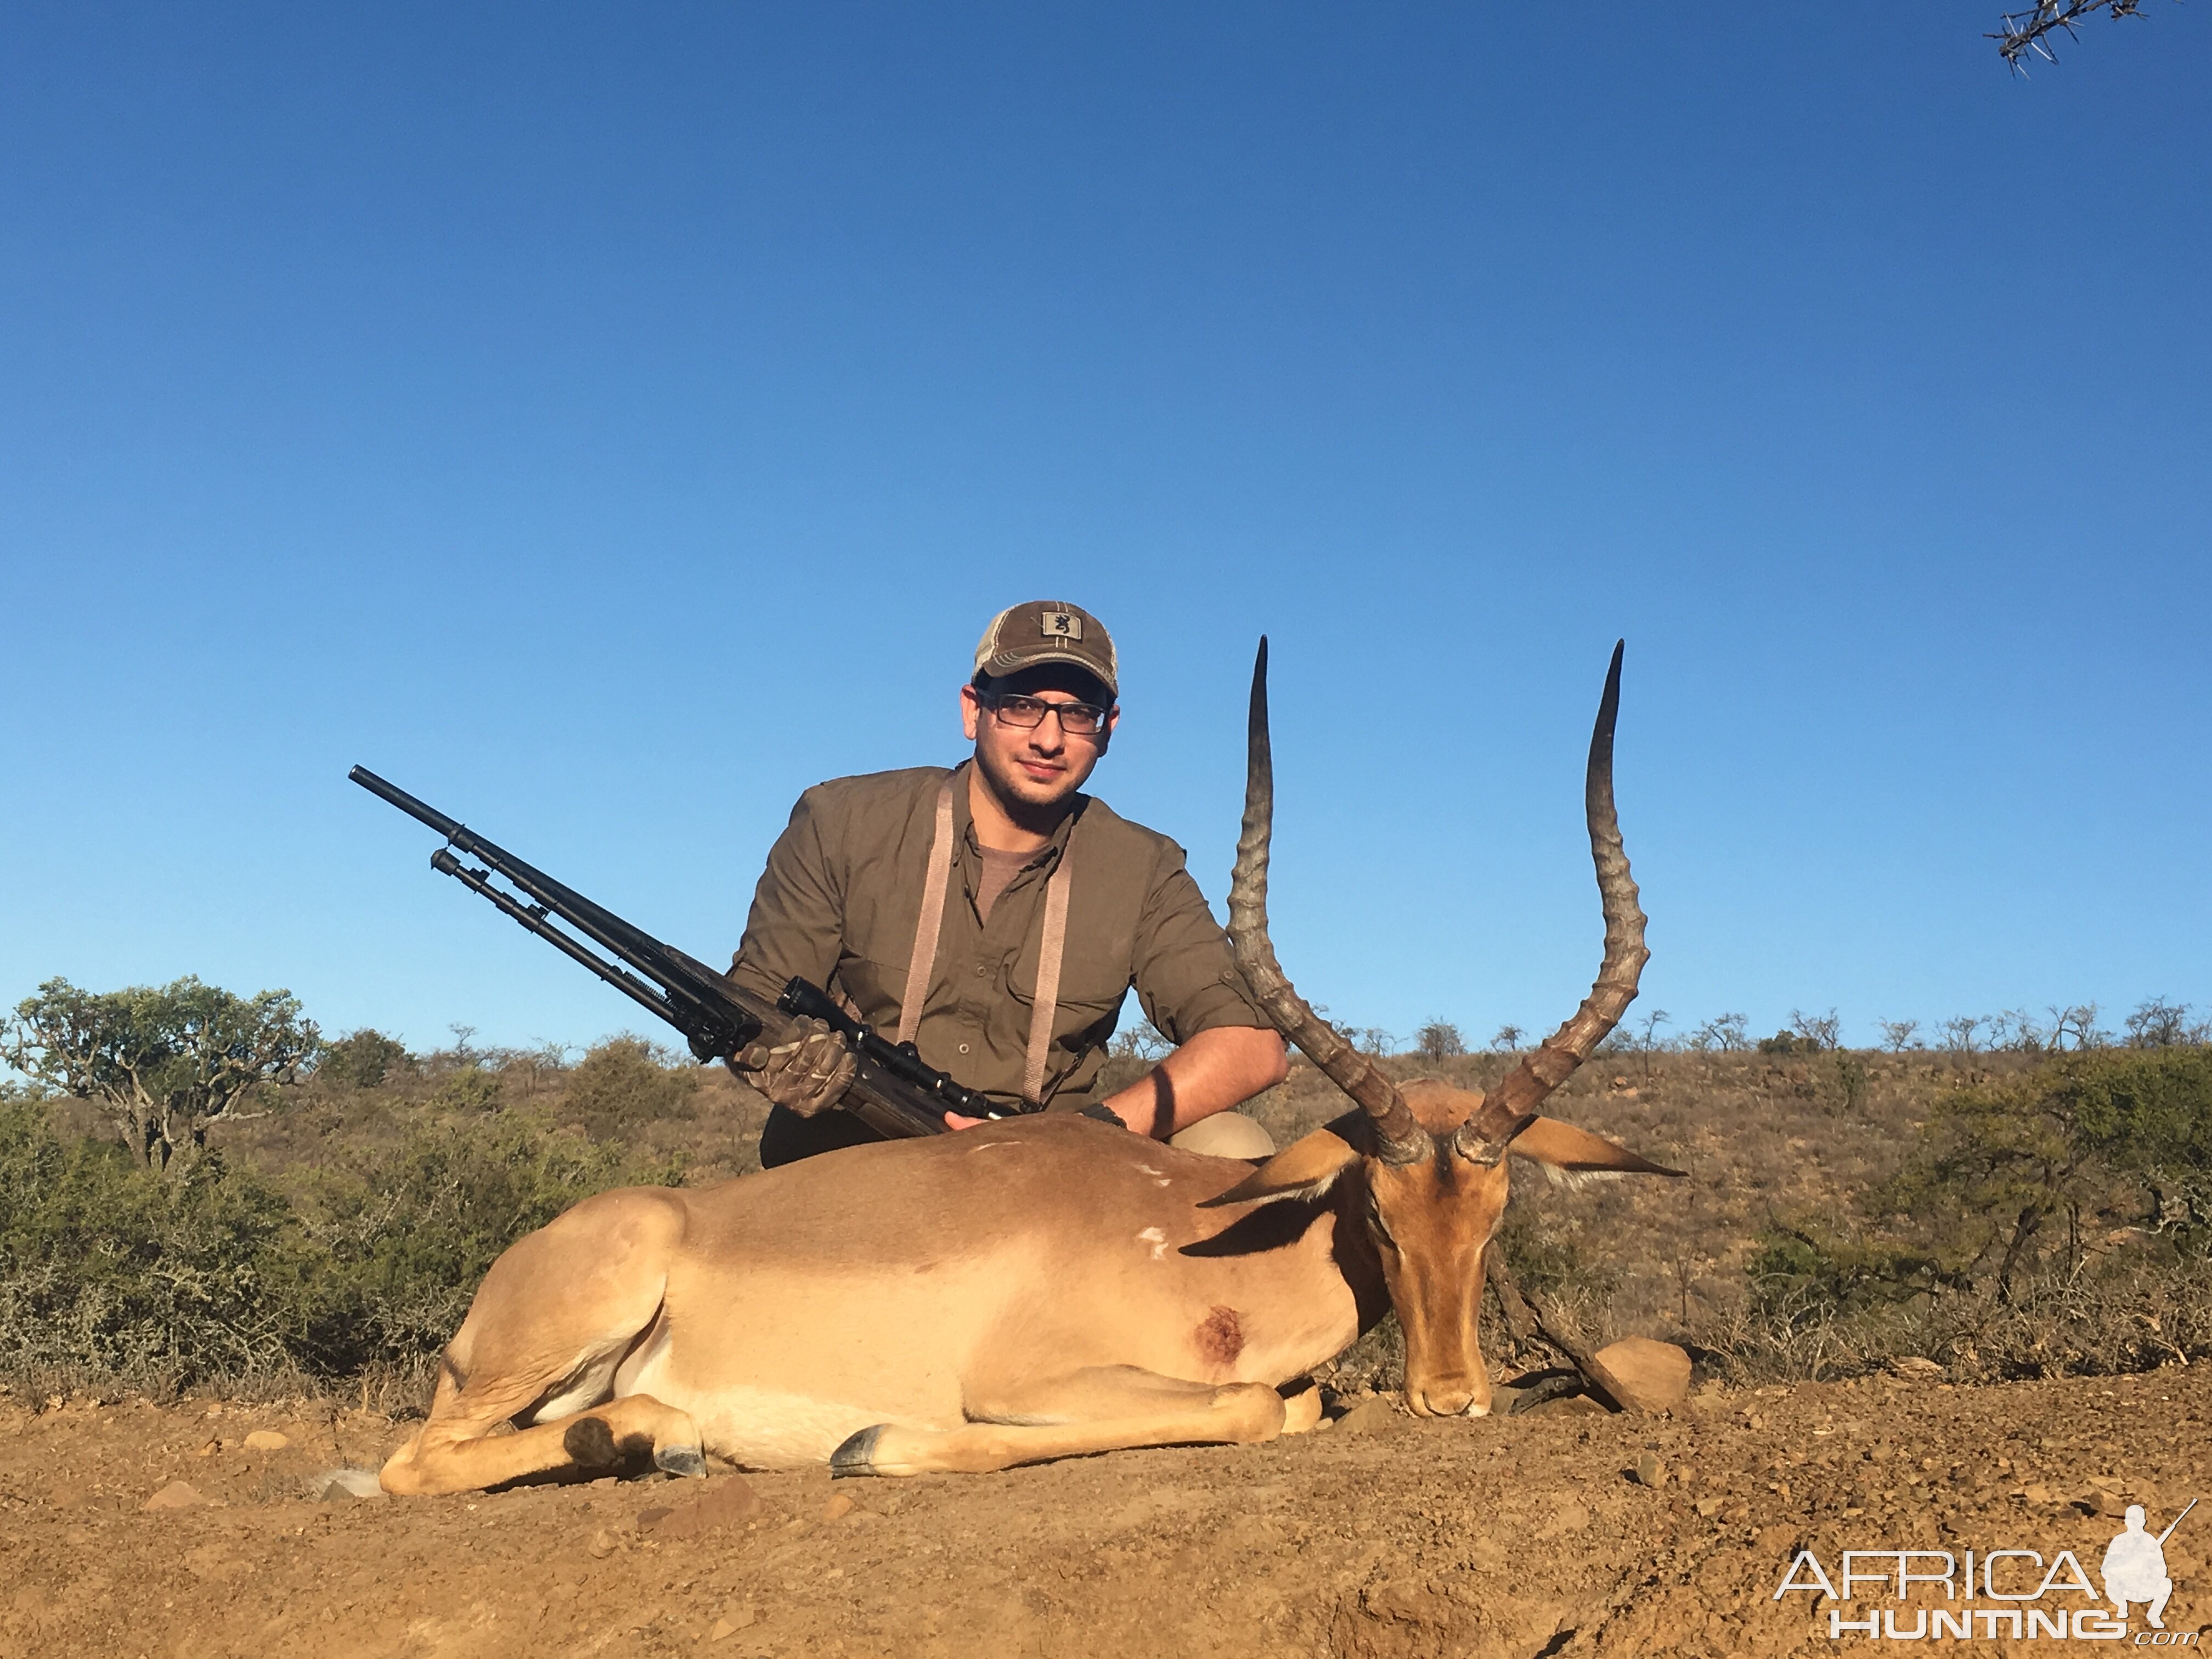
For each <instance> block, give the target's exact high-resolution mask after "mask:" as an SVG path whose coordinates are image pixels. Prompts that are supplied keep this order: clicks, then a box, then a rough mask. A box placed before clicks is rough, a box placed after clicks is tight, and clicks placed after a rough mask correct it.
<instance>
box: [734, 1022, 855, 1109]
mask: <svg viewBox="0 0 2212 1659" xmlns="http://www.w3.org/2000/svg"><path fill="white" fill-rule="evenodd" d="M730 1069H731V1070H732V1071H734V1072H736V1073H738V1076H740V1077H741V1078H743V1079H744V1080H745V1081H746V1082H747V1083H750V1085H752V1086H753V1087H754V1088H756V1089H757V1090H759V1091H761V1093H763V1094H764V1095H766V1096H767V1097H769V1099H770V1100H771V1101H773V1102H775V1103H776V1104H777V1105H779V1106H781V1107H782V1108H784V1109H786V1110H787V1111H793V1112H796V1113H798V1114H799V1116H801V1117H812V1116H813V1115H815V1114H816V1113H817V1112H822V1111H827V1110H828V1109H829V1108H830V1107H832V1106H835V1105H836V1103H838V1101H839V1100H840V1099H842V1097H843V1096H844V1093H845V1086H846V1085H848V1084H849V1083H850V1082H852V1080H853V1073H854V1070H855V1069H856V1068H855V1065H854V1059H853V1051H852V1050H851V1049H850V1048H847V1047H846V1046H845V1039H844V1038H842V1037H841V1036H838V1035H837V1034H836V1032H835V1031H832V1030H830V1029H829V1026H828V1025H826V1024H823V1022H822V1021H820V1020H818V1019H802V1020H800V1021H799V1022H798V1024H795V1025H793V1027H792V1030H791V1036H790V1040H789V1041H787V1042H779V1043H778V1044H776V1046H775V1048H769V1047H768V1046H767V1045H766V1044H764V1043H759V1042H755V1043H751V1044H749V1045H748V1046H747V1047H746V1048H744V1051H743V1052H742V1053H740V1054H736V1055H733V1056H732V1058H731V1060H730Z"/></svg>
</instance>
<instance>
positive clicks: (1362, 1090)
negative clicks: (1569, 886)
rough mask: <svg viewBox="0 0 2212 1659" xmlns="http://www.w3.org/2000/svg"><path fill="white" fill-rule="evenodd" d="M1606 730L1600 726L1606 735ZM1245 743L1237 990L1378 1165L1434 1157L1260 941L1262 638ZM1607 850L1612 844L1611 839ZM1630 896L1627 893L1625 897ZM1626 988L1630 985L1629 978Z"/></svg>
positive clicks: (1267, 751) (1236, 895)
mask: <svg viewBox="0 0 2212 1659" xmlns="http://www.w3.org/2000/svg"><path fill="white" fill-rule="evenodd" d="M1610 729H1611V728H1610V726H1608V727H1607V730H1608V732H1609V731H1610ZM1248 738H1249V763H1248V767H1247V769H1246V772H1245V775H1244V832H1243V834H1242V835H1241V836H1238V837H1237V868H1236V870H1235V872H1234V873H1232V874H1231V877H1230V878H1229V948H1230V951H1231V953H1232V954H1233V955H1234V956H1235V957H1236V958H1237V968H1238V969H1239V970H1240V971H1242V972H1243V975H1244V982H1245V984H1246V985H1248V986H1249V987H1251V991H1252V995H1253V997H1254V998H1255V1000H1257V1001H1258V1003H1259V1005H1260V1006H1261V1008H1262V1009H1264V1010H1265V1011H1266V1012H1267V1018H1269V1019H1271V1020H1273V1022H1274V1024H1275V1029H1276V1030H1278V1031H1280V1032H1281V1033H1282V1034H1283V1035H1284V1036H1286V1037H1288V1038H1289V1039H1290V1040H1291V1042H1295V1043H1297V1046H1298V1047H1299V1048H1300V1049H1302V1050H1303V1051H1304V1054H1305V1056H1306V1058H1307V1059H1309V1060H1312V1061H1313V1063H1314V1064H1315V1065H1316V1066H1320V1067H1321V1069H1322V1071H1323V1072H1324V1073H1327V1074H1328V1079H1329V1081H1331V1082H1332V1083H1334V1084H1335V1085H1336V1086H1337V1087H1338V1088H1340V1089H1341V1090H1343V1091H1344V1092H1345V1093H1346V1094H1348V1095H1350V1096H1351V1097H1352V1099H1354V1100H1356V1101H1358V1103H1359V1104H1360V1105H1361V1106H1362V1107H1363V1108H1364V1109H1365V1110H1366V1113H1367V1115H1368V1116H1370V1117H1371V1118H1373V1119H1374V1120H1375V1134H1376V1140H1377V1142H1378V1143H1379V1144H1380V1151H1381V1153H1382V1157H1383V1161H1384V1162H1385V1163H1388V1164H1412V1163H1415V1162H1418V1161H1419V1159H1421V1158H1426V1157H1429V1156H1430V1155H1431V1153H1432V1152H1434V1150H1435V1143H1434V1142H1432V1141H1431V1139H1429V1137H1428V1135H1427V1134H1426V1133H1424V1132H1423V1131H1422V1128H1421V1126H1420V1125H1419V1124H1418V1123H1416V1122H1415V1121H1413V1111H1412V1109H1410V1108H1408V1107H1407V1104H1406V1103H1405V1100H1404V1098H1403V1097H1401V1096H1400V1094H1399V1093H1398V1089H1397V1085H1395V1084H1394V1083H1392V1082H1391V1081H1390V1079H1389V1078H1387V1077H1385V1076H1383V1073H1382V1072H1381V1070H1380V1069H1378V1068H1377V1067H1376V1065H1375V1063H1374V1062H1373V1061H1372V1060H1369V1059H1368V1058H1367V1056H1366V1055H1364V1054H1361V1053H1360V1052H1359V1051H1358V1049H1357V1048H1353V1047H1352V1044H1351V1043H1350V1042H1346V1040H1345V1038H1344V1037H1343V1036H1342V1035H1341V1034H1340V1033H1339V1032H1338V1031H1337V1030H1336V1029H1335V1027H1334V1026H1332V1025H1331V1024H1329V1023H1328V1021H1327V1020H1324V1019H1323V1018H1321V1016H1320V1015H1318V1014H1316V1013H1315V1012H1314V1011H1313V1009H1312V1007H1311V1006H1310V1005H1309V1004H1308V1003H1307V1001H1306V1000H1305V999H1304V997H1302V996H1300V995H1299V994H1297V990H1296V988H1295V987H1292V985H1291V981H1290V980H1289V979H1288V978H1287V977H1286V976H1285V974H1284V972H1283V969H1282V964H1281V963H1279V962H1277V961H1276V960H1275V947H1274V945H1273V943H1271V942H1270V941H1269V939H1268V938H1267V846H1268V842H1269V841H1270V840H1271V839H1272V838H1273V833H1274V820H1275V763H1274V755H1273V750H1272V748H1271V747H1270V745H1269V744H1268V741H1267V636H1266V635H1261V639H1260V654H1259V657H1258V659H1256V660H1255V662H1254V663H1253V665H1252V713H1251V720H1250V724H1249V728H1248ZM1592 822H1593V823H1595V819H1593V820H1592ZM1615 845H1616V846H1618V845H1619V840H1618V837H1616V838H1615ZM1621 868H1622V870H1623V871H1624V872H1626V869H1627V866H1626V864H1623V865H1622V866H1621ZM1630 891H1631V893H1633V892H1634V889H1631V890H1630ZM1638 920H1639V921H1641V918H1640V917H1639V918H1638ZM1631 984H1632V986H1633V980H1632V981H1631ZM1631 994H1633V991H1632V992H1631ZM1609 1024H1610V1022H1608V1026H1609ZM1600 1035H1602V1033H1601V1034H1600ZM1592 1041H1595V1038H1593V1039H1592ZM1570 1069H1571V1068H1570Z"/></svg>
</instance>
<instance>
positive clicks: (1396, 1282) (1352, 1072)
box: [1212, 639, 1680, 1417]
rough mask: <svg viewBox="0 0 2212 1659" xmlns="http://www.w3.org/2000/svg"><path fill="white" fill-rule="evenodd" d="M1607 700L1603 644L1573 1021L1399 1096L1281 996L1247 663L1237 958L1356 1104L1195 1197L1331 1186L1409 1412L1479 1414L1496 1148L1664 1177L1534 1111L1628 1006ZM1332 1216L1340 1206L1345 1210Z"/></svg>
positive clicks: (1498, 1192)
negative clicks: (1585, 970) (1471, 1079)
mask: <svg viewBox="0 0 2212 1659" xmlns="http://www.w3.org/2000/svg"><path fill="white" fill-rule="evenodd" d="M1619 707H1620V647H1619V646H1617V645H1616V646H1615V647H1613V664H1612V666H1611V668H1610V669H1609V670H1608V671H1607V674H1606V680H1605V696H1604V697H1603V699H1602V700H1601V702H1600V703H1599V705H1598V714H1597V726H1596V729H1595V732H1592V734H1591V737H1590V750H1589V775H1588V781H1587V783H1586V785H1585V788H1584V805H1585V807H1586V809H1587V811H1588V816H1589V836H1590V852H1591V855H1592V857H1593V858H1594V859H1595V861H1596V865H1597V885H1598V894H1599V897H1600V899H1601V901H1602V903H1603V906H1604V910H1605V959H1604V962H1603V963H1602V965H1601V967H1600V968H1599V969H1598V975H1597V982H1596V983H1595V985H1594V986H1592V987H1590V994H1589V996H1587V997H1585V998H1584V999H1583V1005H1582V1006H1581V1007H1580V1008H1578V1009H1577V1010H1576V1012H1575V1014H1574V1017H1573V1018H1571V1019H1569V1020H1568V1021H1567V1022H1566V1024H1564V1025H1562V1026H1560V1027H1559V1030H1556V1031H1554V1032H1553V1033H1552V1035H1551V1036H1548V1037H1547V1038H1545V1039H1544V1042H1543V1043H1542V1044H1541V1046H1540V1047H1539V1048H1535V1049H1534V1050H1533V1051H1532V1052H1531V1053H1530V1054H1528V1055H1527V1057H1525V1058H1524V1059H1523V1060H1522V1061H1521V1063H1520V1064H1519V1065H1518V1066H1516V1067H1515V1068H1514V1070H1513V1072H1512V1073H1511V1074H1510V1075H1509V1076H1508V1077H1506V1078H1505V1079H1504V1081H1503V1082H1501V1083H1499V1084H1498V1086H1497V1087H1496V1088H1494V1089H1492V1090H1490V1091H1487V1092H1484V1093H1472V1092H1469V1091H1466V1090H1463V1089H1455V1088H1452V1087H1450V1086H1449V1085H1445V1084H1443V1083H1439V1082H1437V1081H1434V1080H1432V1079H1416V1080H1413V1081H1412V1082H1409V1083H1407V1084H1406V1085H1403V1086H1402V1087H1401V1085H1397V1084H1395V1083H1393V1082H1392V1081H1391V1080H1390V1079H1389V1078H1387V1077H1385V1076H1384V1075H1383V1073H1382V1071H1381V1069H1380V1068H1378V1067H1377V1066H1376V1065H1375V1064H1374V1062H1373V1061H1372V1060H1369V1059H1368V1058H1367V1056H1366V1055H1364V1054H1361V1053H1359V1051H1358V1049H1356V1048H1353V1047H1352V1044H1351V1043H1350V1042H1347V1041H1346V1039H1345V1038H1344V1037H1343V1036H1340V1035H1339V1034H1338V1032H1337V1031H1336V1030H1334V1028H1333V1027H1331V1026H1330V1025H1329V1024H1328V1022H1326V1021H1325V1020H1322V1018H1319V1017H1318V1016H1317V1015H1316V1014H1315V1012H1314V1011H1313V1009H1312V1008H1311V1007H1310V1006H1308V1004H1307V1003H1306V1001H1305V1000H1304V998H1303V997H1301V996H1300V995H1299V994H1297V991H1296V990H1295V989H1294V988H1292V987H1291V982H1290V980H1289V979H1288V978H1287V977H1286V976H1285V975H1284V973H1283V970H1282V968H1281V966H1280V965H1279V963H1277V962H1276V960H1275V950H1274V946H1273V945H1272V944H1271V943H1270V942H1269V941H1268V939H1267V845H1268V840H1269V836H1270V834H1271V831H1272V828H1273V818H1274V797H1275V787H1274V765H1273V757H1272V755H1271V751H1270V749H1269V745H1268V739H1267V641H1266V640H1264V639H1263V640H1261V641H1260V655H1259V659H1258V661H1257V662H1255V664H1254V665H1253V669H1252V713H1251V725H1250V767H1249V773H1248V775H1247V778H1246V782H1245V790H1244V832H1243V836H1241V837H1239V839H1238V841H1237V869H1236V873H1235V875H1234V877H1233V878H1231V884H1230V892H1229V939H1230V944H1231V947H1232V948H1233V949H1234V951H1236V955H1237V966H1238V967H1239V968H1240V969H1242V970H1243V975H1244V978H1245V980H1246V981H1247V982H1248V983H1249V985H1250V987H1251V988H1252V992H1253V994H1254V995H1255V997H1256V998H1257V999H1258V1000H1259V1002H1260V1005H1261V1007H1262V1008H1264V1009H1266V1010H1267V1015H1268V1018H1271V1019H1272V1020H1273V1021H1274V1023H1275V1025H1276V1028H1277V1029H1278V1030H1280V1031H1281V1032H1282V1033H1283V1035H1284V1036H1286V1037H1288V1038H1289V1039H1290V1040H1291V1042H1294V1043H1296V1044H1297V1046H1298V1048H1300V1049H1301V1050H1303V1051H1304V1054H1305V1055H1306V1057H1307V1058H1308V1059H1310V1060H1312V1061H1313V1063H1314V1064H1315V1065H1316V1066H1319V1067H1320V1068H1321V1070H1322V1072H1323V1073H1326V1074H1327V1075H1328V1077H1329V1079H1331V1080H1332V1081H1334V1083H1335V1084H1336V1085H1337V1086H1338V1087H1339V1088H1340V1089H1342V1090H1343V1091H1345V1093H1346V1094H1347V1095H1349V1096H1351V1097H1352V1099H1353V1100H1354V1101H1355V1102H1357V1103H1358V1105H1359V1107H1360V1110H1359V1111H1358V1112H1356V1113H1353V1114H1352V1115H1348V1116H1346V1117H1345V1118H1342V1119H1340V1120H1339V1121H1337V1122H1335V1123H1333V1124H1331V1125H1329V1126H1328V1127H1327V1128H1325V1129H1322V1130H1318V1131H1316V1133H1313V1134H1310V1135H1308V1136H1307V1137H1306V1138H1305V1139H1304V1140H1301V1141H1298V1142H1297V1143H1296V1144H1295V1145H1293V1146H1289V1147H1286V1148H1285V1150H1284V1151H1283V1152H1279V1153H1278V1154H1277V1155H1276V1156H1275V1157H1274V1158H1271V1159H1269V1160H1268V1161H1267V1163H1266V1164H1262V1165H1261V1167H1260V1168H1259V1169H1257V1170H1255V1171H1253V1173H1252V1175H1251V1176H1250V1177H1249V1179H1247V1180H1245V1181H1243V1182H1239V1183H1238V1184H1237V1186H1236V1187H1234V1188H1231V1189H1230V1190H1229V1191H1228V1192H1226V1193H1224V1194H1222V1195H1221V1196H1220V1197H1219V1198H1218V1199H1216V1200H1212V1201H1213V1202H1215V1203H1218V1204H1231V1203H1243V1202H1252V1201H1255V1200H1273V1199H1284V1198H1293V1197H1300V1198H1311V1197H1316V1196H1318V1195H1319V1194H1322V1193H1323V1192H1326V1191H1328V1190H1329V1189H1330V1188H1338V1187H1339V1185H1340V1182H1347V1181H1349V1182H1354V1183H1356V1185H1355V1186H1353V1187H1352V1188H1340V1191H1342V1192H1343V1193H1344V1194H1345V1195H1346V1196H1347V1197H1349V1196H1352V1195H1354V1194H1356V1195H1358V1204H1359V1208H1360V1210H1361V1211H1362V1212H1364V1225H1365V1227H1366V1230H1367V1234H1368V1237H1370V1239H1371V1240H1372V1242H1373V1244H1374V1248H1375V1250H1376V1254H1377V1255H1378V1256H1379V1257H1380V1258H1381V1261H1382V1267H1383V1278H1384V1280H1385V1281H1386V1283H1387V1284H1388V1285H1389V1291H1390V1300H1391V1302H1392V1304H1394V1305H1395V1307H1396V1309H1397V1312H1398V1321H1399V1323H1400V1324H1401V1326H1402V1327H1403V1328H1404V1329H1405V1333H1406V1404H1407V1407H1409V1408H1410V1409H1411V1410H1413V1411H1414V1412H1416V1413H1420V1414H1421V1415H1423V1416H1431V1417H1446V1416H1455V1415H1458V1414H1461V1413H1467V1414H1469V1415H1473V1416H1480V1415H1481V1414H1482V1413H1485V1412H1486V1411H1488V1410H1489V1409H1490V1377H1489V1372H1488V1370H1486V1367H1485V1366H1484V1364H1483V1359H1482V1351H1481V1347H1480V1344H1479V1342H1478V1341H1477V1339H1476V1315H1477V1313H1478V1311H1479V1310H1480V1307H1481V1300H1482V1282H1483V1275H1482V1253H1483V1251H1484V1250H1485V1249H1486V1248H1487V1247H1488V1245H1489V1243H1490V1239H1491V1236H1492V1234H1493V1233H1494V1232H1496V1231H1497V1230H1498V1221H1499V1219H1500V1218H1502V1217H1503V1216H1504V1212H1505V1199H1506V1193H1507V1176H1506V1165H1505V1158H1506V1154H1507V1153H1509V1152H1511V1153H1513V1154H1516V1155H1517V1156H1520V1157H1523V1158H1531V1159H1533V1160H1534V1161H1535V1162H1537V1163H1539V1164H1544V1165H1546V1166H1547V1168H1548V1169H1549V1170H1552V1171H1553V1172H1556V1173H1559V1174H1562V1175H1565V1176H1578V1175H1627V1174H1641V1175H1665V1176H1671V1175H1677V1174H1679V1173H1680V1171H1678V1170H1668V1169H1662V1168H1661V1167H1660V1166H1659V1165H1658V1164H1652V1163H1650V1162H1648V1161H1647V1160H1645V1159H1644V1158H1638V1156H1637V1155H1636V1154H1635V1153H1634V1152H1629V1151H1628V1150H1627V1149H1626V1148H1625V1147H1621V1146H1614V1145H1613V1143H1612V1142H1611V1141H1609V1140H1606V1139H1601V1138H1600V1137H1599V1136H1596V1135H1594V1134H1590V1133H1587V1132H1585V1131H1583V1130H1581V1129H1577V1128H1576V1127H1574V1126H1573V1125H1571V1124H1567V1123H1562V1122H1560V1121H1558V1120H1556V1119H1553V1118H1547V1117H1541V1116H1539V1115H1537V1114H1536V1108H1537V1106H1538V1105H1540V1104H1541V1103H1542V1101H1543V1099H1544V1097H1546V1096H1547V1095H1548V1094H1550V1093H1551V1092H1552V1091H1553V1090H1554V1089H1556V1088H1558V1087H1559V1085H1560V1084H1562V1083H1564V1082H1565V1081H1566V1079H1568V1077H1569V1076H1570V1075H1571V1074H1572V1073H1573V1072H1574V1069H1575V1068H1576V1067H1577V1066H1579V1065H1581V1064H1582V1063H1583V1060H1586V1059H1588V1058H1589V1054H1590V1052H1591V1050H1593V1049H1594V1048H1596V1047H1597V1045H1598V1044H1599V1043H1600V1042H1602V1041H1603V1040H1604V1038H1605V1035H1606V1033H1607V1032H1608V1031H1610V1030H1613V1026H1614V1024H1617V1023H1618V1022H1619V1020H1620V1017H1621V1015H1622V1013H1623V1012H1626V1009H1627V1007H1628V1005H1629V1003H1630V1002H1631V1001H1632V1000H1634V998H1635V995H1636V981H1637V975H1638V974H1639V973H1641V972H1642V970H1643V968H1644V962H1645V961H1646V959H1648V957H1650V951H1646V950H1645V949H1644V912H1643V911H1642V910H1641V909H1640V908H1638V905H1637V902H1636V884H1635V882H1634V881H1633V880H1632V879H1631V878H1630V876H1629V872H1628V856H1627V854H1626V853H1625V852H1624V851H1623V850H1622V848H1621V842H1620V822H1619V819H1618V817H1616V815H1615V813H1614V811H1613V719H1614V715H1615V714H1616V712H1617V711H1618V709H1619ZM1348 1207H1349V1206H1346V1208H1348Z"/></svg>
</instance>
